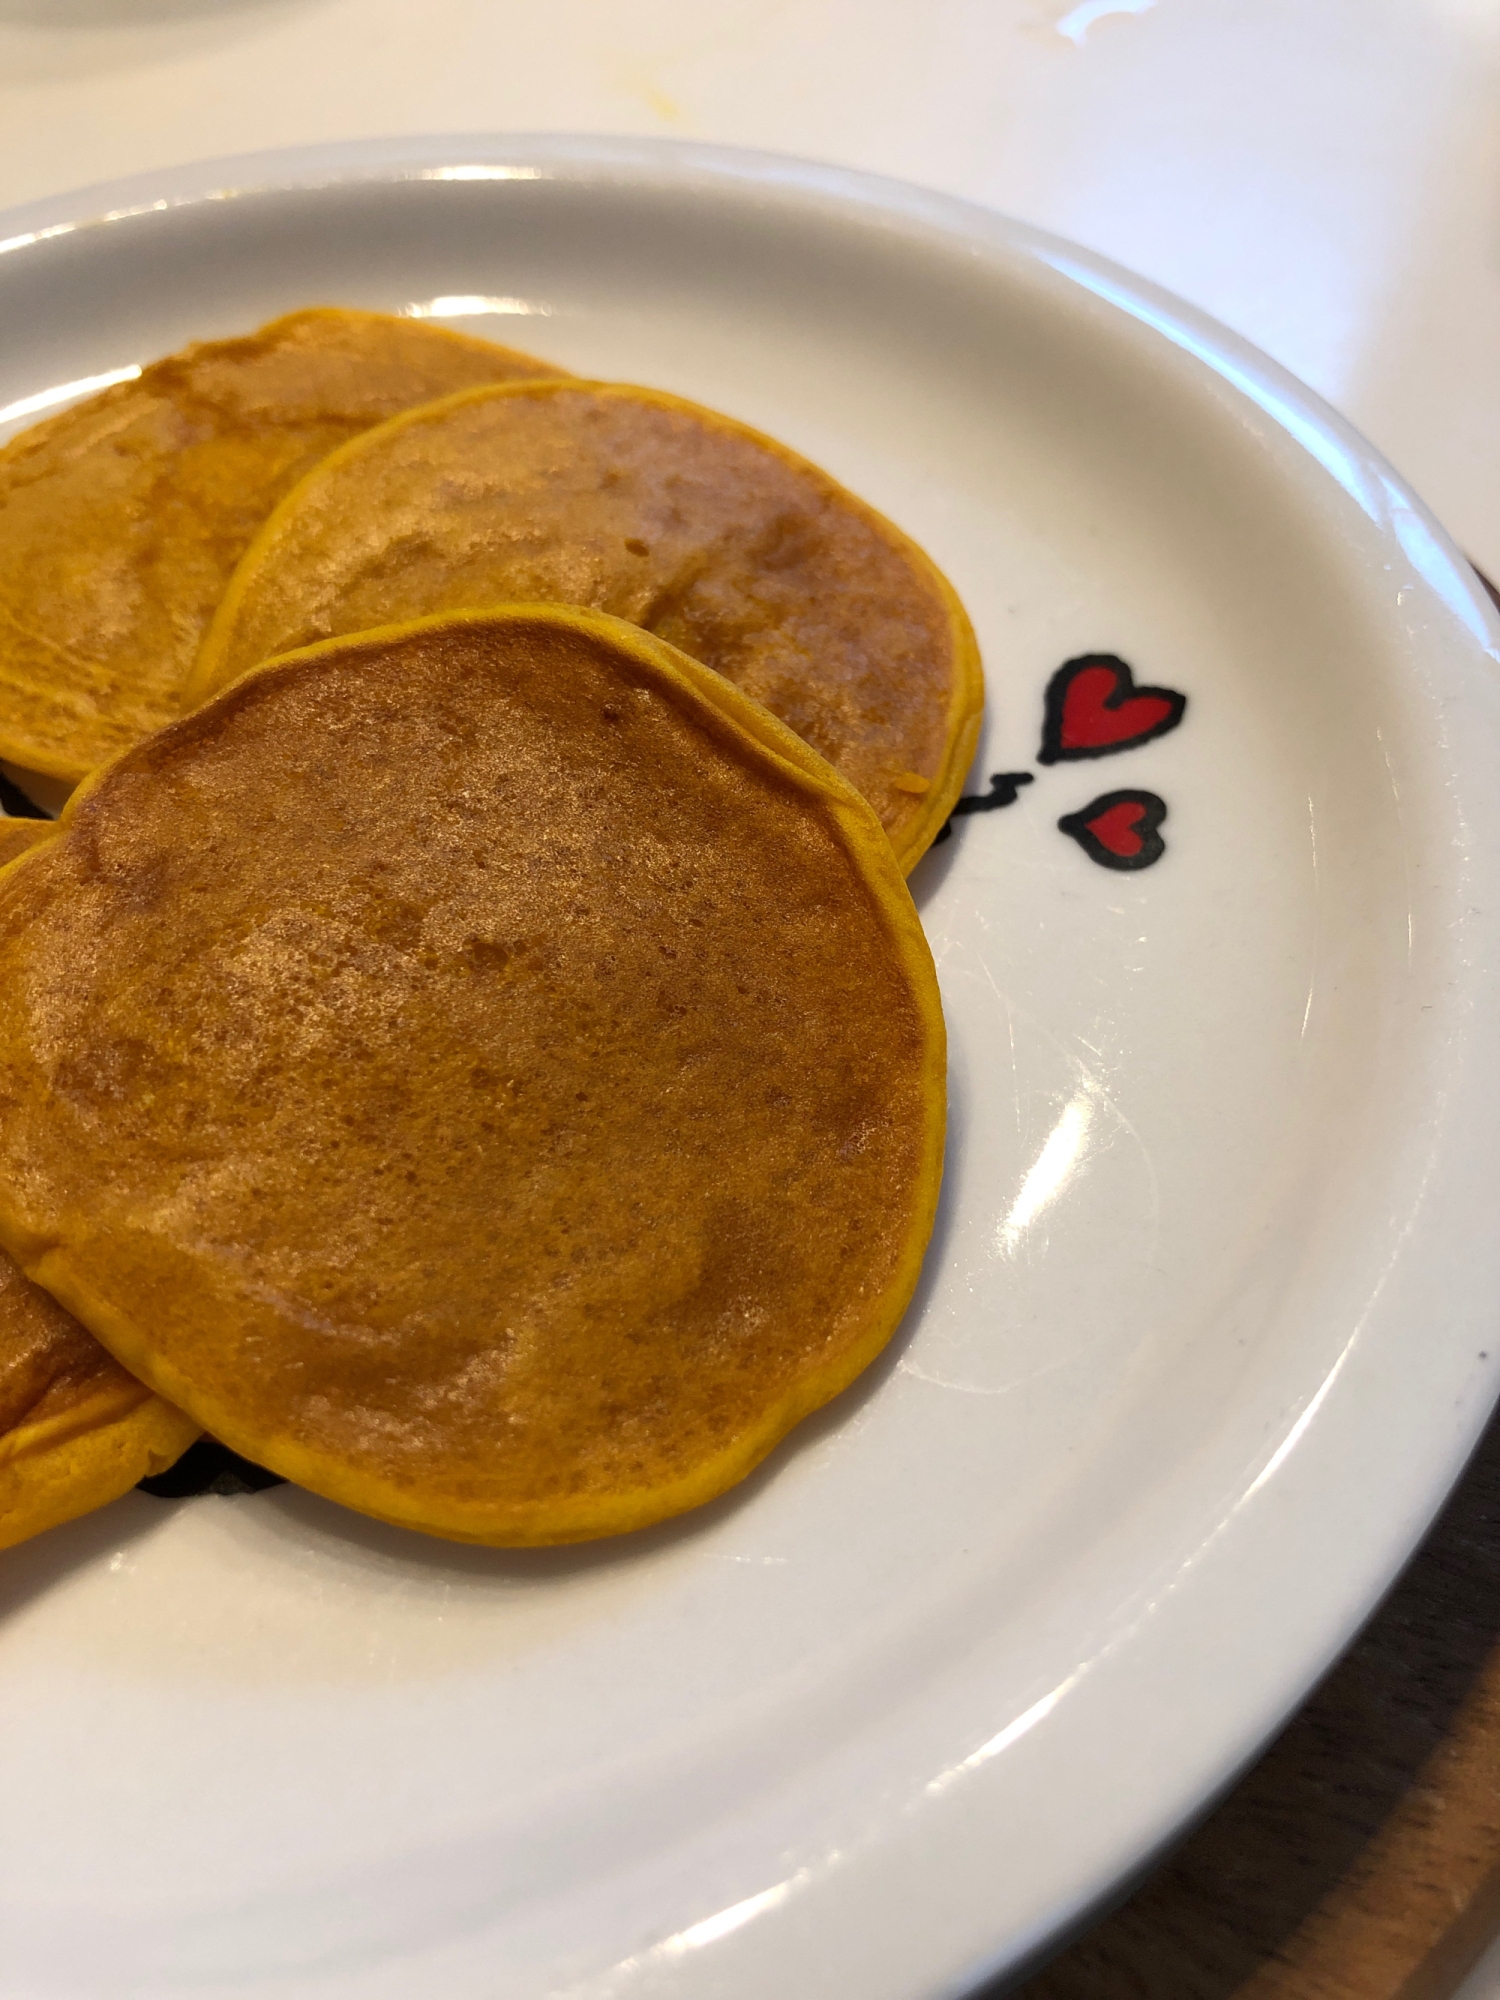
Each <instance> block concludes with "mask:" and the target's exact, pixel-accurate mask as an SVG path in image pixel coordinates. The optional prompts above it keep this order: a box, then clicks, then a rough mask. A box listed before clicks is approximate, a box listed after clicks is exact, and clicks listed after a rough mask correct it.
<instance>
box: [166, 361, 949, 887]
mask: <svg viewBox="0 0 1500 2000" xmlns="http://www.w3.org/2000/svg"><path fill="white" fill-rule="evenodd" d="M511 601H513V602H517V603H532V602H554V603H558V604H582V605H590V606H593V607H594V608H596V609H598V610H601V611H608V612H612V613H613V614H614V615H615V616H617V617H620V618H628V619H629V620H630V621H631V622H632V623H633V624H636V625H640V626H643V627H644V628H645V629H646V630H647V631H650V632H655V633H656V634H657V636H658V637H660V638H663V639H666V640H668V641H670V643H671V644H672V645H674V646H678V647H680V648H681V649H682V650H683V651H684V652H686V653H689V654H691V655H692V657H693V658H694V659H695V660H701V661H702V662H703V663H704V664H705V665H706V666H710V667H713V668H715V669H716V670H717V671H718V672H719V673H721V674H725V675H727V676H728V677H729V679H730V680H732V681H734V682H736V683H737V685H739V686H740V687H742V688H743V689H744V690H745V692H746V693H747V694H751V695H754V696H755V698H756V700H757V701H761V702H763V703H764V704H765V705H766V707H767V708H769V709H770V710H771V711H772V712H773V713H774V714H776V715H779V716H780V717H781V719H782V721H783V722H785V723H787V724H789V725H790V727H791V728H793V729H794V730H796V732H797V734H798V735H799V736H800V737H802V739H803V741H804V742H807V743H810V744H811V745H812V747H813V748H814V749H815V750H817V751H818V752H819V753H820V754H821V755H822V756H824V757H826V758H827V760H828V761H829V763H831V764H833V765H835V766H836V767H837V768H838V769H839V770H840V771H842V772H843V774H844V776H845V777H846V778H848V779H849V781H850V783H851V784H853V785H854V786H856V787H857V789H858V790H860V791H861V792H863V793H864V795H865V797H866V798H867V799H868V800H869V801H870V803H871V805H873V806H874V808H875V810H876V812H877V814H878V815H879V817H880V822H881V824H882V825H883V826H884V828H885V830H886V832H887V834H888V835H889V836H890V839H891V842H892V844H893V845H894V847H895V849H896V851H897V853H898V855H899V856H900V857H901V861H902V865H903V866H904V867H906V868H910V867H912V866H913V864H914V863H915V862H916V861H917V859H918V858H919V857H920V855H921V854H922V853H923V851H924V850H925V849H926V848H927V846H928V845H929V844H930V842H931V841H932V840H933V838H934V837H935V836H936V834H937V832H938V830H939V828H940V827H941V826H942V824H943V822H944V821H945V820H946V819H947V817H948V814H949V813H950V812H951V811H952V808H953V802H954V800H955V799H956V798H957V797H958V794H959V791H960V789H961V787H962V785H963V780H964V774H965V772H966V771H967V769H968V766H969V761H970V759H971V758H972V756H973V754H974V745H975V742H976V740H977V738H978V732H979V721H980V711H981V708H982V706H983V699H984V688H983V680H982V677H981V674H980V668H979V653H978V649H977V647H976V645H975V642H974V635H973V632H972V631H971V630H970V627H969V621H968V619H967V618H966V617H965V616H964V612H963V607H962V606H961V605H960V604H959V602H958V599H957V597H956V596H955V595H954V593H953V591H952V589H951V588H950V587H949V585H948V583H947V582H946V581H945V579H944V578H943V577H942V576H941V575H940V574H939V573H938V571H937V570H936V569H935V568H934V567H933V565H932V564H931V563H930V562H929V561H928V559H927V557H926V556H925V555H923V553H922V551H921V550H920V549H919V548H917V546H916V545H915V543H913V542H911V541H909V540H908V539H907V537H906V536H905V535H903V534H902V533H901V532H900V531H899V530H898V529H896V528H894V527H892V526H891V524H890V522H889V521H886V520H883V519H882V518H881V517H880V515H878V514H876V513H875V512H874V511H873V509H871V508H869V507H867V506H865V504H864V503H863V501H861V500H857V499H856V498H855V497H854V495H853V494H851V493H848V492H846V491H845V490H844V489H843V488H842V487H841V486H839V485H837V484H836V483H835V482H834V481H833V480H832V479H830V478H829V477H828V475H827V474H826V473H823V472H820V471H819V470H818V469H817V467H816V466H813V465H809V464H808V463H807V461H806V460H805V459H802V458H799V457H797V455H796V454H795V453H794V452H791V451H788V450H787V449H786V448H785V447H784V446H783V445H779V444H777V443H775V442H774V440H772V439H770V438H767V437H762V436H761V435H760V434H759V433H758V432H755V431H752V430H748V429H746V427H745V426H744V425H743V424H738V423H734V422H733V421H731V419H730V418H728V417H723V416H719V415H718V414H716V413H715V412H714V411H712V410H705V409H702V408H700V407H699V406H698V405H696V404H693V403H685V402H683V401H682V400H681V398H680V397H677V396H668V395H664V394H662V393H660V392H659V391H657V390H653V389H633V388H629V387H626V386H624V385H622V384H619V383H597V382H592V383H581V382H574V381H571V380H570V381H566V382H553V383H527V384H517V385H513V386H509V387H502V388H500V389H498V390H488V389H484V390H477V391H471V392H465V393H461V394H458V395H454V396H450V397H447V398H446V399H444V400H443V401H442V402H439V403H435V404H432V405H430V406H429V407H428V408H426V409H424V410H413V411H410V412H408V413H407V414H406V415H405V416H403V417H399V418H396V419H395V420H394V421H392V422H391V423H388V424H384V425H382V426H381V427H380V428H379V429H378V430H375V431H371V432H369V433H367V434H366V435H365V436H364V437H362V438H360V439H357V440H355V441H354V442H353V443H352V444H351V445H348V446H346V447H345V448H344V449H342V450H341V451H339V452H338V453H336V454H334V455H333V456H332V457H331V458H329V459H328V460H326V461H325V462H324V463H323V464H322V465H320V466H319V467H318V468H317V469H316V470H315V471H314V472H312V473H310V474H309V476H308V477H307V478H306V479H305V480H303V482H302V483H301V484H300V485H299V486H298V487H297V488H296V489H295V490H294V491H293V492H291V493H289V494H288V495H287V498H286V499H285V500H284V501H283V502H282V504H281V506H280V507H279V508H278V509H277V511H276V513H275V514H274V515H273V516H272V517H271V519H270V520H269V521H268V522H267V523H266V525H265V527H264V529H263V530H262V531H261V533H260V534H259V535H258V536H257V537H256V540H255V542H254V545H253V546H252V547H251V549H250V551H249V553H248V554H247V555H246V557H245V560H244V562H243V563H242V564H241V566H240V568H239V570H238V572H237V573H236V575H235V578H234V581H233V583H232V585H231V586H230V589H229V592H228V594H227V596H226V598H225V601H224V604H223V606H222V608H221V610H220V612H219V614H218V615H217V617H216V619H215V621H214V625H213V628H212V630H211V632H210V635H209V638H208V640H207V642H206V645H205V648H204V653H203V656H202V658H201V659H200V661H199V665H198V668H197V670H196V672H195V673H194V676H193V679H192V681H191V683H190V687H189V693H188V697H187V699H188V703H189V705H191V703H192V702H193V701H194V700H196V699H201V697H202V696H203V695H204V694H206V693H209V692H211V691H212V690H214V689H216V688H219V687H223V686H224V685H225V684H226V683H227V682H228V681H229V680H232V679H233V677H234V676H235V675H236V674H238V673H240V672H242V671H243V670H244V669H245V668H246V667H251V666H254V665H255V664H256V662H257V661H259V660H264V659H267V658H269V657H270V655H271V654H273V653H278V652H283V651H285V650H287V649H288V648H290V647H293V646H304V645H308V644H310V643H311V642H313V641H315V640H318V639H324V638H329V637H332V636H334V635H335V634H337V633H341V632H356V631H362V630H366V629H368V628H370V627H372V626H376V625H384V624H388V623H390V622H391V621H393V620H396V619H402V618H412V617H416V616H418V615H419V614H421V613H424V612H436V611H454V610H460V609H463V608H465V607H474V606H479V605H484V604H495V603H503V602H511Z"/></svg>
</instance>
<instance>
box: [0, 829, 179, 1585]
mask: <svg viewBox="0 0 1500 2000" xmlns="http://www.w3.org/2000/svg"><path fill="white" fill-rule="evenodd" d="M55 831H56V829H55V828H54V827H53V825H52V823H51V821H50V820H34V819H6V818H0V865H3V864H4V863H5V862H7V861H13V860H14V859H15V858H16V856H17V855H19V854H24V853H25V852H26V851H27V850H28V849H29V848H32V847H35V846H36V845H38V844H39V843H40V842H42V841H44V840H48V839H50V838H52V836H53V834H54V833H55ZM196 1434H197V1425H196V1424H194V1423H192V1422H191V1420H190V1419H188V1418H185V1417H182V1416H181V1415H180V1414H179V1413H178V1412H177V1411H175V1410H170V1409H168V1407H167V1405H166V1404H165V1403H163V1402H162V1401H161V1400H160V1398H159V1397H156V1396H153V1395H152V1394H151V1391H150V1390H149V1389H147V1388H146V1387H145V1386H144V1384H143V1383H141V1382H139V1381H137V1380H136V1378H135V1377H134V1376H133V1375H131V1374H129V1373H128V1372H127V1371H126V1370H125V1369H124V1368H122V1367H121V1366H120V1364H119V1362H118V1361H116V1360H115V1358H114V1356H113V1355H112V1354H111V1353H109V1351H108V1350H107V1349H106V1348H103V1347H101V1346H100V1345H99V1343H98V1341H97V1340H95V1338H94V1336H93V1335H92V1334H91V1333H90V1332H89V1331H88V1329H87V1328H86V1327H83V1326H80V1325H79V1323H78V1321H77V1320H76V1319H74V1318H73V1316H72V1314H71V1313H69V1312H65V1311H64V1310H63V1308H62V1307H61V1306H60V1305H59V1304H58V1303H57V1301H56V1300H55V1299H53V1298H51V1297H49V1295H48V1294H47V1293H46V1292H44V1291H43V1290H42V1288H41V1286H40V1285H34V1284H32V1283H31V1282H30V1281H29V1279H27V1278H26V1277H25V1276H24V1275H23V1273H22V1272H21V1270H20V1269H19V1267H18V1266H17V1265H16V1263H15V1260H14V1259H13V1258H11V1257H10V1256H8V1255H7V1254H6V1252H5V1251H3V1250H0V1548H9V1547H11V1546H12V1545H13V1544H14V1543H16V1542H20V1541H25V1540H26V1539H27V1537H28V1536H31V1535H34V1534H38V1533H40V1531H41V1530H42V1529H43V1528H50V1527H55V1526H56V1525H57V1524H58V1523H59V1522H61V1521H70V1520H73V1519H75V1518H76V1517H77V1516H78V1515H80V1514H86V1513H89V1512H90V1511H91V1510H92V1509H93V1508H95V1507H102V1506H103V1505H104V1503H105V1502H106V1501H107V1500H113V1499H115V1498H117V1497H118V1495H120V1494H121V1493H126V1492H128V1491H129V1490H130V1488H131V1487H132V1486H134V1485H135V1483H136V1481H137V1480H139V1479H144V1478H146V1477H147V1476H148V1475H149V1474H150V1473H153V1472H160V1471H162V1470H163V1469H164V1467H165V1466H167V1465H169V1464H171V1462H172V1460H173V1459H174V1458H175V1457H176V1456H177V1455H178V1453H179V1452H181V1451H182V1450H184V1449H185V1448H186V1446H187V1445H188V1444H189V1443H190V1442H191V1441H192V1439H193V1437H194V1436H195V1435H196Z"/></svg>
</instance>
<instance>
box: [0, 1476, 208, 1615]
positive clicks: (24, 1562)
mask: <svg viewBox="0 0 1500 2000" xmlns="http://www.w3.org/2000/svg"><path fill="white" fill-rule="evenodd" d="M168 1518H169V1516H168V1514H167V1513H166V1512H165V1511H164V1510H163V1509H162V1508H161V1506H160V1504H159V1503H158V1502H156V1501H153V1500H149V1499H148V1498H147V1497H146V1496H145V1494H143V1493H125V1494H122V1495H121V1497H120V1498H119V1499H118V1500H111V1501H110V1503H109V1505H108V1506H107V1507H98V1508H96V1509H95V1510H94V1512H93V1513H92V1514H84V1515H82V1516H81V1517H80V1518H79V1519H78V1520H76V1521H65V1522H64V1523H63V1524H62V1526H61V1527H58V1528H48V1529H47V1530H46V1531H45V1532H44V1533H43V1534H40V1535H34V1536H33V1537H32V1539H31V1540H30V1541H28V1542H18V1543H17V1544H16V1546H15V1547H14V1548H12V1549H6V1550H4V1551H3V1552H0V1621H3V1620H4V1619H6V1618H9V1617H12V1616H13V1615H14V1614H15V1613H17V1612H19V1611H22V1610H24V1609H25V1608H26V1606H27V1605H29V1604H31V1603H32V1602H33V1601H34V1600H35V1599H36V1598H38V1597H41V1596H42V1595H43V1594H44V1593H45V1592H47V1591H49V1590H51V1589H53V1588H54V1587H55V1586H56V1585H58V1584H60V1583H65V1582H66V1581H67V1580H68V1578H69V1577H71V1576H73V1575H74V1574H75V1573H76V1572H77V1571H79V1570H81V1569H86V1568H88V1567H90V1566H91V1565H93V1564H95V1563H98V1562H102V1561H104V1560H105V1559H106V1558H107V1557H110V1556H114V1555H117V1554H119V1553H120V1551H121V1550H123V1549H128V1548H130V1547H132V1546H133V1545H135V1544H137V1543H140V1542H143V1541H145V1540H146V1539H147V1537H148V1536H150V1535H152V1534H154V1533H157V1532H159V1531H160V1529H161V1528H163V1527H164V1526H165V1525H166V1522H167V1520H168Z"/></svg>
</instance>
